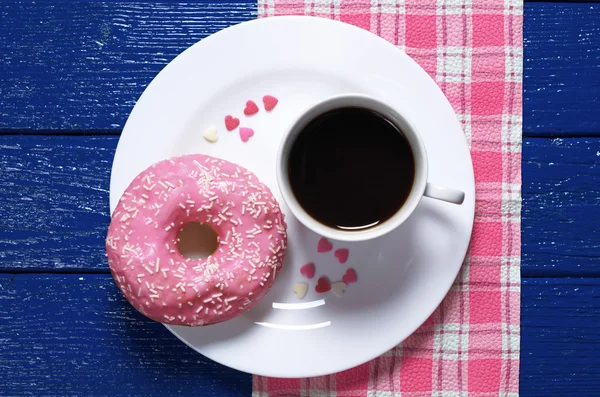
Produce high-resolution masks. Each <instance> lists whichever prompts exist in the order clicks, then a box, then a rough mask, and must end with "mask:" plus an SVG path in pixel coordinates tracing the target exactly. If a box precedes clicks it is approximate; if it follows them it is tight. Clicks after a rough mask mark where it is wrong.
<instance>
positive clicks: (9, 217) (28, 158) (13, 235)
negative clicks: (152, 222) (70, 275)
mask: <svg viewBox="0 0 600 397" xmlns="http://www.w3.org/2000/svg"><path fill="white" fill-rule="evenodd" d="M117 141H118V138H117V137H88V136H73V137H65V136H55V137H52V136H12V135H10V136H0V197H1V198H2V199H1V200H0V268H1V269H3V270H9V271H19V270H25V269H27V270H30V271H48V270H50V269H52V270H54V271H69V270H70V269H75V270H85V271H98V270H100V271H108V265H107V263H106V259H105V256H104V248H103V245H104V238H105V236H106V231H107V228H108V223H109V208H108V189H109V178H110V167H111V164H112V158H113V155H114V151H115V148H116V145H117Z"/></svg>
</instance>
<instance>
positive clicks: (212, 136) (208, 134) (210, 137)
mask: <svg viewBox="0 0 600 397" xmlns="http://www.w3.org/2000/svg"><path fill="white" fill-rule="evenodd" d="M204 139H206V140H207V141H209V142H216V141H217V139H219V137H218V136H217V127H215V126H214V125H211V126H210V127H208V128H207V129H206V131H204Z"/></svg>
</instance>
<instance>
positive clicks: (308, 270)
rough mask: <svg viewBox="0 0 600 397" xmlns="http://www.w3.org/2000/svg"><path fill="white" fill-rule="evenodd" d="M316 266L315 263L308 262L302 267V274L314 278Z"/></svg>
mask: <svg viewBox="0 0 600 397" xmlns="http://www.w3.org/2000/svg"><path fill="white" fill-rule="evenodd" d="M316 270H317V269H316V267H315V264H314V263H307V264H306V265H304V266H302V267H301V268H300V274H302V275H303V276H305V277H306V278H313V277H314V276H315V271H316Z"/></svg>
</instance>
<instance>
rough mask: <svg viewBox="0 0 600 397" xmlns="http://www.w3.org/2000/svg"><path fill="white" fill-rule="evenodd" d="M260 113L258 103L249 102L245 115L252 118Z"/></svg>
mask: <svg viewBox="0 0 600 397" xmlns="http://www.w3.org/2000/svg"><path fill="white" fill-rule="evenodd" d="M256 113H258V106H256V103H254V101H248V102H246V108H245V109H244V114H245V115H246V116H252V115H253V114H256Z"/></svg>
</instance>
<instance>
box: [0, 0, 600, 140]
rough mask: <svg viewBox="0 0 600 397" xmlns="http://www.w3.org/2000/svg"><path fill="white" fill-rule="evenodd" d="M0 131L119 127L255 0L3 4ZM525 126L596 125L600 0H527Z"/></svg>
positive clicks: (531, 131)
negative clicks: (159, 76)
mask: <svg viewBox="0 0 600 397" xmlns="http://www.w3.org/2000/svg"><path fill="white" fill-rule="evenodd" d="M0 15H2V24H0V43H2V44H0V46H1V47H0V48H2V52H3V60H2V68H0V102H1V103H2V108H0V131H4V132H7V131H8V132H10V131H20V132H28V131H30V132H35V131H38V132H39V131H45V132H49V133H52V132H56V131H60V132H62V133H71V132H73V131H90V130H92V131H96V132H102V133H114V134H117V133H119V131H120V129H121V128H122V127H123V125H124V123H125V120H126V118H127V115H128V114H129V112H130V111H131V108H132V107H133V105H134V104H135V101H136V100H137V98H138V97H139V95H140V94H141V93H142V91H143V89H144V87H146V85H147V84H148V83H149V82H150V81H151V79H152V78H153V77H154V76H155V75H156V73H158V72H159V71H160V70H161V69H162V68H163V67H164V65H166V64H167V63H168V62H169V61H170V60H172V59H173V58H174V57H175V56H176V55H177V54H179V53H180V52H181V51H183V50H184V49H185V48H187V47H188V46H190V45H191V44H193V43H195V42H196V41H198V40H200V39H202V38H204V37H206V36H208V35H209V34H211V33H214V32H216V31H218V30H220V29H223V28H225V27H227V26H230V25H233V24H235V23H239V22H242V21H246V20H250V19H253V18H255V17H256V2H255V0H236V1H230V2H224V3H222V2H219V1H218V0H213V1H209V0H204V1H195V2H191V3H167V2H164V3H154V2H139V1H138V2H118V1H109V2H98V1H82V2H70V1H66V0H63V1H59V2H41V3H40V2H34V1H26V0H18V1H15V2H1V3H0ZM524 43H525V44H524V45H525V48H524V94H525V95H524V119H523V122H524V131H525V132H526V134H528V135H545V134H592V133H593V134H596V133H600V113H599V112H597V111H596V108H595V104H596V103H598V101H600V50H599V49H600V5H598V4H581V3H537V2H535V3H533V2H532V3H527V4H526V5H525V26H524Z"/></svg>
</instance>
